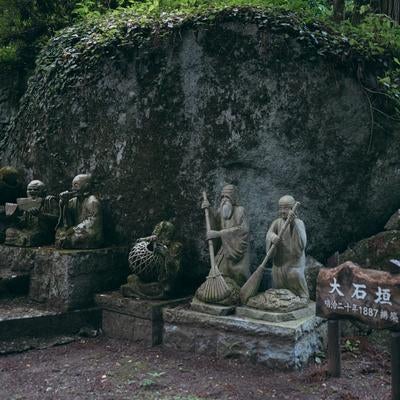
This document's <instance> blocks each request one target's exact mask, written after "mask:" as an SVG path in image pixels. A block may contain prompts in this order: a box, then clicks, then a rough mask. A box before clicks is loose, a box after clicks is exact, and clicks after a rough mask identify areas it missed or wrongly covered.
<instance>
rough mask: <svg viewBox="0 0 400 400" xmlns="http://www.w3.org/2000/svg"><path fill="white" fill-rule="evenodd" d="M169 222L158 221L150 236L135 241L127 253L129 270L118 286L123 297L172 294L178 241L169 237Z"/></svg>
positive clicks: (178, 266)
mask: <svg viewBox="0 0 400 400" xmlns="http://www.w3.org/2000/svg"><path fill="white" fill-rule="evenodd" d="M174 233H175V227H174V225H173V224H172V223H171V222H168V221H161V222H160V223H158V224H157V225H156V226H155V228H154V230H153V234H152V235H151V236H148V237H145V238H140V239H138V240H137V241H136V243H135V245H134V246H133V248H132V250H131V251H130V254H129V267H130V269H131V271H132V274H131V275H129V276H128V282H127V283H126V284H125V285H122V286H121V292H122V294H123V295H124V296H126V297H136V298H141V299H154V300H155V299H168V298H171V297H172V296H173V295H174V294H175V290H176V281H177V276H178V274H179V272H180V270H181V260H182V244H181V243H180V242H176V241H174V240H173V238H174Z"/></svg>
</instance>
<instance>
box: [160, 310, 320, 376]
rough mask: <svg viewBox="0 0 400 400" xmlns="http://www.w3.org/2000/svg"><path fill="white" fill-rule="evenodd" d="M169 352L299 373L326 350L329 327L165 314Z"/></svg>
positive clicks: (304, 321) (307, 320) (315, 321)
mask: <svg viewBox="0 0 400 400" xmlns="http://www.w3.org/2000/svg"><path fill="white" fill-rule="evenodd" d="M163 318H164V334H163V345H164V346H165V347H166V348H169V349H173V350H178V351H185V352H189V353H193V354H206V355H208V356H211V357H218V358H238V359H243V360H248V361H251V362H255V363H260V364H264V365H266V366H268V367H270V368H275V369H280V370H288V369H299V368H301V367H302V366H303V365H305V364H306V363H307V362H308V360H309V359H310V358H311V357H312V356H313V355H314V354H315V353H316V352H318V351H320V350H321V349H323V348H324V345H325V340H326V331H327V329H326V322H325V321H324V320H323V319H321V318H318V317H316V316H315V315H308V316H306V317H303V318H300V319H296V320H292V321H286V322H268V321H261V320H255V319H251V318H243V317H239V316H237V315H228V316H213V315H209V314H203V313H200V312H196V311H193V310H190V309H189V308H188V307H186V308H185V307H176V308H165V309H164V311H163Z"/></svg>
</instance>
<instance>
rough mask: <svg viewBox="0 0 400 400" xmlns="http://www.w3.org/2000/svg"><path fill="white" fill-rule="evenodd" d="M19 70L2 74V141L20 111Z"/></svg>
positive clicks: (0, 133)
mask: <svg viewBox="0 0 400 400" xmlns="http://www.w3.org/2000/svg"><path fill="white" fill-rule="evenodd" d="M19 75H20V73H19V71H17V70H13V69H10V70H8V71H4V72H1V73H0V141H1V139H2V138H3V137H4V135H5V132H6V130H7V128H8V126H9V124H10V122H11V121H12V119H13V117H14V116H15V114H16V113H17V110H18V100H19V97H20V96H21V95H22V93H21V92H22V90H21V87H20V86H22V84H23V82H22V80H23V79H21V78H22V77H21V76H19Z"/></svg>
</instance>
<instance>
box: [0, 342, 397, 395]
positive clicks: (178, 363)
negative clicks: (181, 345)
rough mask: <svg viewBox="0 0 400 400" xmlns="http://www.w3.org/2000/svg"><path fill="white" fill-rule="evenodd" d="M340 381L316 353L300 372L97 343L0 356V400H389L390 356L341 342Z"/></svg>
mask: <svg viewBox="0 0 400 400" xmlns="http://www.w3.org/2000/svg"><path fill="white" fill-rule="evenodd" d="M342 355H343V358H342V377H341V378H331V379H327V377H326V362H325V361H324V359H323V355H320V357H317V358H316V361H317V362H320V361H321V363H320V364H318V363H315V362H313V363H311V364H310V366H309V367H308V368H306V369H305V370H303V371H302V372H298V371H297V372H289V373H284V372H274V371H271V370H269V369H266V368H264V367H262V366H258V365H253V364H248V363H243V362H241V361H239V360H233V359H231V360H215V359H212V358H207V357H205V356H201V357H200V356H199V357H197V356H193V355H190V354H184V353H173V352H171V351H166V350H163V349H162V348H161V347H155V348H152V349H143V348H142V347H140V346H139V345H137V344H132V343H129V342H125V341H119V340H112V339H107V338H105V337H101V336H100V337H98V338H92V339H86V338H85V339H82V338H80V339H79V340H77V341H75V342H73V343H69V344H63V345H59V346H54V347H50V348H45V349H42V350H31V351H27V352H22V353H18V354H10V355H5V356H1V357H0V399H1V400H12V399H15V400H16V399H40V400H45V399H51V400H58V399H60V400H61V399H85V400H87V399H110V400H111V399H113V400H114V399H115V400H122V399H129V400H133V399H138V400H153V399H154V400H201V399H221V400H228V399H229V400H230V399H231V400H236V399H240V400H241V399H243V400H252V399H254V400H258V399H259V400H261V399H263V400H265V399H290V400H296V399H307V400H313V399H332V400H333V399H335V400H336V399H337V400H357V399H360V400H369V399H379V400H385V399H390V357H389V354H388V353H387V352H386V351H383V350H382V349H379V347H377V346H376V345H371V344H370V342H369V341H367V340H365V339H364V338H353V339H350V340H347V341H346V340H345V341H344V342H343V351H342Z"/></svg>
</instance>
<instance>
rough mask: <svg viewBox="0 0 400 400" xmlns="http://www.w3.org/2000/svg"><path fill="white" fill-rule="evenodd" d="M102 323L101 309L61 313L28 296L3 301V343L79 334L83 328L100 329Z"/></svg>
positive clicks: (0, 313) (0, 308)
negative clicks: (22, 339)
mask: <svg viewBox="0 0 400 400" xmlns="http://www.w3.org/2000/svg"><path fill="white" fill-rule="evenodd" d="M100 324H101V311H100V309H99V308H95V307H93V308H88V309H85V310H75V311H68V312H61V311H58V310H51V309H47V308H46V307H45V306H43V305H41V304H37V303H34V302H32V301H31V300H29V299H27V298H25V297H18V298H13V299H0V341H4V340H16V339H17V338H21V337H48V336H53V335H66V334H76V333H78V332H79V330H80V329H81V328H84V327H90V328H95V329H96V328H98V327H100Z"/></svg>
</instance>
